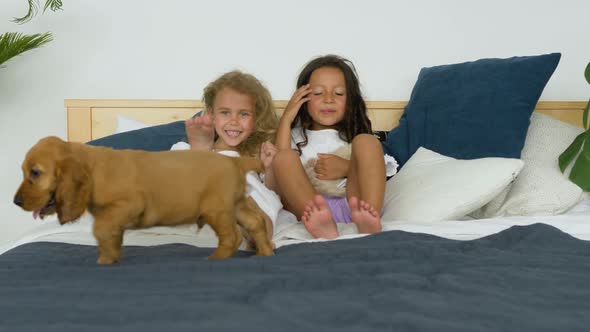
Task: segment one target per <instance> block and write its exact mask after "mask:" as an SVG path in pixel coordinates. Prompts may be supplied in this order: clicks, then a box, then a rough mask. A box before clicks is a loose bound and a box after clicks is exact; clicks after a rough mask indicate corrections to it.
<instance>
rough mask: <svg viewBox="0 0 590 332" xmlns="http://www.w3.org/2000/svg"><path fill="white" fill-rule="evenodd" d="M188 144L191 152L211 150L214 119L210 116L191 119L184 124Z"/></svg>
mask: <svg viewBox="0 0 590 332" xmlns="http://www.w3.org/2000/svg"><path fill="white" fill-rule="evenodd" d="M184 127H185V130H186V136H187V138H188V144H190V146H191V150H210V149H211V147H213V140H214V130H215V128H214V127H213V119H212V118H211V115H210V114H205V115H203V116H201V117H196V118H190V119H188V120H186V121H185V122H184Z"/></svg>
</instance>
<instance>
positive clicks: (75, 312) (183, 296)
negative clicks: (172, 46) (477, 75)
mask: <svg viewBox="0 0 590 332" xmlns="http://www.w3.org/2000/svg"><path fill="white" fill-rule="evenodd" d="M65 105H66V108H67V120H68V126H67V128H68V140H70V141H78V142H87V141H90V140H96V139H100V138H104V137H109V135H111V134H113V133H114V132H115V131H116V130H117V129H116V128H117V125H118V121H119V120H120V119H121V117H124V118H128V119H133V120H136V121H138V122H141V123H145V124H148V125H157V124H163V123H168V122H171V121H172V122H173V121H180V120H182V119H185V118H187V117H189V116H192V115H193V114H195V113H196V112H198V111H200V110H201V109H202V104H201V102H199V101H194V100H66V101H65ZM285 105H286V102H285V101H277V102H276V104H275V106H276V108H277V111H278V112H279V113H280V112H281V110H282V108H284V106H285ZM405 105H406V103H405V102H386V101H383V102H369V103H368V108H369V114H370V117H371V120H372V121H373V124H374V128H375V129H376V130H382V131H387V130H389V129H391V128H392V127H394V126H396V125H397V123H398V121H399V118H400V115H401V114H402V113H403V109H404V107H405ZM584 106H585V103H583V102H540V103H538V105H537V107H536V112H538V113H544V114H548V115H550V116H552V117H555V118H557V119H560V120H561V121H564V122H570V123H573V124H575V125H578V121H579V119H580V118H581V112H582V110H583V108H584ZM279 219H281V220H282V221H283V223H282V224H281V225H282V226H281V228H280V229H279V230H278V231H277V233H276V234H275V237H274V241H275V244H276V246H277V250H276V255H275V256H273V257H254V256H252V252H250V251H247V250H241V251H240V252H239V253H238V255H237V257H235V258H233V259H229V260H224V261H208V260H206V259H205V258H206V257H207V256H208V255H209V254H210V252H211V251H212V250H213V249H212V248H213V247H215V246H216V244H217V242H216V237H215V235H214V233H213V232H212V231H211V230H210V229H208V228H207V227H206V228H205V229H203V230H201V231H200V232H199V233H197V231H196V229H195V228H194V227H192V226H182V227H154V228H151V229H145V230H136V231H128V232H127V233H126V235H125V239H124V244H125V249H124V254H123V261H122V262H121V263H120V264H117V265H113V266H99V265H97V264H96V246H95V245H96V242H95V240H94V238H93V236H92V234H91V225H92V218H91V217H90V216H89V215H85V216H83V217H82V218H81V220H79V221H78V222H76V223H73V224H69V225H66V226H59V224H58V223H57V221H56V220H55V219H51V218H50V219H48V220H45V221H43V222H42V223H41V224H40V225H39V227H38V228H37V229H35V230H34V231H33V232H31V233H30V234H28V235H27V236H25V237H23V238H21V239H20V240H19V241H17V242H15V243H13V244H11V245H10V246H7V247H5V248H3V249H1V250H0V252H1V253H2V254H1V255H0V269H1V273H0V274H1V275H2V279H1V280H2V281H1V282H0V294H1V296H0V312H1V315H0V329H2V330H6V331H40V330H43V331H104V330H106V329H112V330H120V331H162V330H164V329H169V330H173V331H196V330H212V331H217V330H219V331H222V330H223V331H225V330H260V329H265V330H275V329H276V330H283V331H301V330H318V331H320V330H321V331H323V330H329V331H332V330H334V331H336V330H337V331H372V330H375V331H380V330H420V331H424V330H436V331H474V330H476V331H497V330H518V331H539V330H557V329H560V330H561V329H563V330H568V331H582V330H587V327H588V326H589V324H590V318H588V317H590V315H588V313H589V311H588V303H589V302H590V287H588V286H587V276H588V274H589V273H590V243H589V242H587V241H588V240H590V224H589V223H590V199H589V198H588V197H587V196H585V195H584V197H583V198H582V199H581V200H579V202H578V203H576V204H575V205H574V206H573V207H571V208H569V209H568V210H567V211H566V212H565V213H562V214H559V215H553V216H506V217H495V218H489V219H474V218H472V217H469V216H466V217H464V218H457V219H454V220H445V221H424V220H422V221H407V220H406V221H404V220H395V221H393V220H383V227H384V232H383V233H380V234H376V235H371V236H363V235H359V234H356V231H355V229H354V227H351V226H350V225H339V231H340V232H341V234H342V235H341V236H340V237H339V238H338V239H337V240H335V241H323V240H314V239H311V237H310V236H309V234H307V232H306V231H305V229H304V228H303V227H302V226H301V224H299V223H297V221H296V220H295V217H294V216H293V215H292V214H290V213H288V212H286V211H282V212H281V214H280V217H279Z"/></svg>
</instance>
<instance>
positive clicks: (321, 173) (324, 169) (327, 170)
mask: <svg viewBox="0 0 590 332" xmlns="http://www.w3.org/2000/svg"><path fill="white" fill-rule="evenodd" d="M349 163H350V161H349V160H347V159H344V158H341V157H338V156H336V155H333V154H326V153H318V160H317V162H316V163H315V167H314V169H313V170H314V172H315V174H316V177H317V178H318V179H320V180H336V179H342V178H344V177H346V176H347V175H348V166H349Z"/></svg>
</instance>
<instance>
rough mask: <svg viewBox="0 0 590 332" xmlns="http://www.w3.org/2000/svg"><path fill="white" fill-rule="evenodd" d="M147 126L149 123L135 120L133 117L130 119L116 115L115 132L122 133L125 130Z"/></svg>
mask: <svg viewBox="0 0 590 332" xmlns="http://www.w3.org/2000/svg"><path fill="white" fill-rule="evenodd" d="M149 126H150V125H148V124H145V123H143V122H141V121H137V120H135V119H131V118H128V117H126V116H123V115H117V131H116V133H117V134H119V133H124V132H126V131H132V130H137V129H142V128H146V127H149Z"/></svg>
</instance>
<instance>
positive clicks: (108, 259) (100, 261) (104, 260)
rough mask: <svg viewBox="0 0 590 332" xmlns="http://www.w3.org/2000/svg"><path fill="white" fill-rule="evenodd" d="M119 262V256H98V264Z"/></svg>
mask: <svg viewBox="0 0 590 332" xmlns="http://www.w3.org/2000/svg"><path fill="white" fill-rule="evenodd" d="M117 262H119V259H118V258H113V257H107V256H104V255H103V256H100V257H98V261H97V263H98V264H101V265H109V264H114V263H117Z"/></svg>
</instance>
